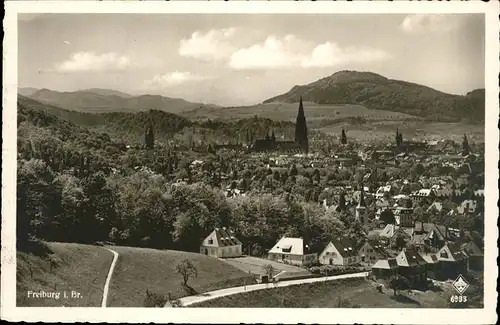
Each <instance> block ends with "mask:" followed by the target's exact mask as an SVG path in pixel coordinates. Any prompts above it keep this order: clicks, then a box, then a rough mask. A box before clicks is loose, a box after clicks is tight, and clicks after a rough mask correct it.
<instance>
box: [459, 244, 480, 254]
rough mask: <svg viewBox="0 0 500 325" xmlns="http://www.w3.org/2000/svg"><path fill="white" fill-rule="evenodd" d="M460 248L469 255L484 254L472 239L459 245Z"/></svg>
mask: <svg viewBox="0 0 500 325" xmlns="http://www.w3.org/2000/svg"><path fill="white" fill-rule="evenodd" d="M460 249H461V250H462V251H463V252H465V254H467V255H469V256H484V253H483V252H482V251H481V249H480V248H479V247H477V245H476V244H474V242H472V241H470V242H467V243H465V244H463V245H462V246H460Z"/></svg>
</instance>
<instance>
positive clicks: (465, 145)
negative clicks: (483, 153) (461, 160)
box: [462, 133, 470, 156]
mask: <svg viewBox="0 0 500 325" xmlns="http://www.w3.org/2000/svg"><path fill="white" fill-rule="evenodd" d="M469 153H470V147H469V140H468V139H467V134H465V133H464V139H463V141H462V155H464V156H467V155H468V154H469Z"/></svg>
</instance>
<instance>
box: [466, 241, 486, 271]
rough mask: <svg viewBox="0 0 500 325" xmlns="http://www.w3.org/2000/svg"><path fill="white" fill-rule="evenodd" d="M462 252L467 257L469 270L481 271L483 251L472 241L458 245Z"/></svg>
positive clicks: (482, 267)
mask: <svg viewBox="0 0 500 325" xmlns="http://www.w3.org/2000/svg"><path fill="white" fill-rule="evenodd" d="M460 249H461V250H462V252H464V253H465V254H467V256H468V257H469V270H475V271H482V270H483V269H484V253H483V251H482V250H481V249H480V248H479V246H477V245H476V244H475V243H474V242H473V241H469V242H467V243H464V244H462V246H460Z"/></svg>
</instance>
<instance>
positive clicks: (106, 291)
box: [101, 248, 118, 308]
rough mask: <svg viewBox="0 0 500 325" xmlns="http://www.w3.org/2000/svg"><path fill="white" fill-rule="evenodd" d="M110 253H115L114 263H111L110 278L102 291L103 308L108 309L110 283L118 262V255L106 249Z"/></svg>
mask: <svg viewBox="0 0 500 325" xmlns="http://www.w3.org/2000/svg"><path fill="white" fill-rule="evenodd" d="M106 249H107V250H108V251H110V252H111V253H113V262H111V266H110V267H109V272H108V277H107V278H106V283H104V290H103V291H102V303H101V307H103V308H106V304H107V301H108V291H109V283H110V282H111V277H112V276H113V271H114V269H115V265H116V261H117V260H118V253H117V252H115V251H114V250H112V249H109V248H106Z"/></svg>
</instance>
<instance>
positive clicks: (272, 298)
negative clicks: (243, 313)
mask: <svg viewBox="0 0 500 325" xmlns="http://www.w3.org/2000/svg"><path fill="white" fill-rule="evenodd" d="M448 297H449V295H447V293H445V292H430V291H428V292H425V293H420V292H416V293H415V295H412V296H411V298H406V297H404V296H398V297H394V295H393V292H392V290H385V292H384V293H379V292H378V291H377V289H376V287H375V285H374V284H373V283H372V282H369V281H366V280H364V279H349V280H338V281H334V282H317V283H313V284H303V285H297V286H290V287H283V288H276V289H274V288H273V289H267V290H259V291H253V292H249V293H243V294H237V295H233V296H227V297H222V298H218V299H214V300H211V301H207V302H204V303H201V304H199V305H197V306H196V307H239V308H245V307H257V308H258V307H260V308H263V307H295V308H304V307H312V308H336V307H339V305H338V303H339V299H342V300H345V301H347V302H348V305H347V306H346V305H344V307H354V306H356V305H357V306H356V307H361V308H415V307H423V308H444V307H446V306H447V303H446V299H447V298H448Z"/></svg>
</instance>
